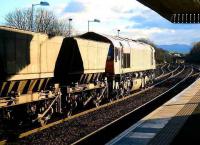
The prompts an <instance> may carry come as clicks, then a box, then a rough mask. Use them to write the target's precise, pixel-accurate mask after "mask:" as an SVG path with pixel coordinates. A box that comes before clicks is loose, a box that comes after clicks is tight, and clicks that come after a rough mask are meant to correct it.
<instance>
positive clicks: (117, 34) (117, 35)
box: [117, 29, 120, 37]
mask: <svg viewBox="0 0 200 145" xmlns="http://www.w3.org/2000/svg"><path fill="white" fill-rule="evenodd" d="M119 32H120V30H119V29H118V30H117V36H118V37H119Z"/></svg>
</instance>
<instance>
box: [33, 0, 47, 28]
mask: <svg viewBox="0 0 200 145" xmlns="http://www.w3.org/2000/svg"><path fill="white" fill-rule="evenodd" d="M37 5H41V6H49V3H48V2H43V1H41V2H40V3H39V4H32V9H31V30H32V31H34V26H33V21H34V20H33V19H34V17H33V16H34V15H33V12H34V6H37Z"/></svg>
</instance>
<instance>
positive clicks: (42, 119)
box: [39, 117, 47, 126]
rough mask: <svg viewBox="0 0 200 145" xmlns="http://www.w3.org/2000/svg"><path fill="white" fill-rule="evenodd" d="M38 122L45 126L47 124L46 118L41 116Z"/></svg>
mask: <svg viewBox="0 0 200 145" xmlns="http://www.w3.org/2000/svg"><path fill="white" fill-rule="evenodd" d="M39 122H40V125H41V126H45V125H46V124H47V120H46V119H45V117H43V118H41V119H40V121H39Z"/></svg>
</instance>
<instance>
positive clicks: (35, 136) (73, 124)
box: [0, 67, 184, 144]
mask: <svg viewBox="0 0 200 145" xmlns="http://www.w3.org/2000/svg"><path fill="white" fill-rule="evenodd" d="M183 70H184V67H182V68H180V67H179V68H178V69H175V70H174V71H173V72H172V73H171V76H170V77H169V78H168V79H166V81H167V80H169V79H170V78H171V79H173V78H174V77H176V76H177V75H179V74H181V72H183ZM162 83H164V81H163V82H161V83H160V84H162ZM157 85H159V83H158V84H155V85H154V86H152V87H151V88H153V87H156V86H157ZM151 88H148V89H146V90H142V91H140V92H138V93H136V94H134V95H131V96H128V97H126V98H122V99H120V100H116V101H114V102H112V103H109V104H105V105H102V106H100V107H99V108H93V109H90V110H87V111H85V112H82V113H80V114H77V115H75V116H72V117H70V118H66V119H62V120H59V121H56V122H53V123H51V124H48V125H47V126H45V127H40V128H36V129H33V130H30V131H28V132H24V133H20V134H15V137H14V138H21V139H18V140H17V143H19V144H27V143H30V142H32V143H33V144H42V143H45V141H47V140H48V141H51V143H53V144H55V140H56V139H58V141H57V142H58V143H63V142H65V143H67V144H70V143H73V142H74V143H76V141H77V140H78V139H80V138H81V136H84V135H87V134H90V133H91V132H94V131H96V130H98V128H101V127H102V126H104V125H105V124H109V122H112V121H113V120H116V118H119V117H120V116H123V114H126V113H127V112H130V110H133V109H134V108H137V107H138V106H137V105H134V103H135V104H139V103H138V102H141V103H144V102H146V101H149V99H152V98H153V97H152V96H151V97H149V98H148V99H147V100H146V99H144V98H142V96H145V93H146V95H147V94H150V92H148V90H151ZM160 88H161V87H160ZM160 88H159V89H160ZM163 88H164V87H163ZM142 93H143V94H142ZM133 96H134V97H133ZM139 96H140V97H139ZM154 97H155V96H154ZM135 98H136V99H135ZM124 100H126V101H124ZM127 101H128V102H129V103H130V102H132V103H131V105H130V104H129V103H126V102H127ZM126 104H127V105H128V106H129V108H127V110H124V109H123V107H124V106H127V105H126ZM119 106H121V109H119V108H118V109H116V107H119ZM106 110H107V111H108V110H109V112H110V111H111V112H113V111H114V110H118V112H116V116H111V118H107V119H105V122H104V123H103V124H101V123H99V125H97V126H96V125H95V124H96V122H95V121H94V120H92V119H95V118H96V119H97V120H96V121H97V122H98V121H99V120H98V119H100V121H101V120H102V119H103V120H104V117H105V115H106V114H107V113H106ZM101 112H102V113H101ZM113 113H114V112H113ZM95 116H96V117H95ZM106 116H107V115H106ZM63 122H64V125H63V124H61V123H63ZM83 122H85V124H84V123H83ZM87 123H89V124H90V125H88V124H87ZM50 127H51V128H50ZM81 127H82V128H83V130H82V129H81V130H80V128H81ZM85 127H86V128H85ZM87 127H88V128H89V129H88V128H87ZM63 129H64V130H63ZM85 129H86V131H84V130H85ZM87 129H88V130H87ZM50 130H54V131H55V132H57V133H58V134H57V135H56V134H55V133H52V131H50ZM57 130H60V131H57ZM61 130H62V131H61ZM66 130H68V131H67V134H66V133H63V131H64V132H65V131H66ZM50 132H51V133H52V134H49V133H50ZM61 133H63V134H65V135H66V136H68V137H69V138H67V140H66V137H62V134H61ZM48 134H49V135H48ZM42 136H46V137H47V136H49V138H48V137H47V138H46V137H44V138H43V137H42ZM62 138H63V139H62ZM52 139H53V140H52ZM54 139H55V140H54ZM59 139H61V140H62V141H63V142H62V141H61V140H59ZM33 140H34V142H33ZM9 141H11V142H12V139H10V138H8V139H7V140H4V141H2V143H3V142H4V143H5V142H9ZM0 143H1V142H0ZM77 143H78V142H77Z"/></svg>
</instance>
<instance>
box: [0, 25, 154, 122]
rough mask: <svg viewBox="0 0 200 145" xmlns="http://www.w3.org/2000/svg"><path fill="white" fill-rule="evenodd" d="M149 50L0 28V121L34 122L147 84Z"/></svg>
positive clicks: (109, 40) (97, 38) (98, 37)
mask: <svg viewBox="0 0 200 145" xmlns="http://www.w3.org/2000/svg"><path fill="white" fill-rule="evenodd" d="M155 68H156V64H155V49H154V48H153V47H152V46H150V45H148V44H145V43H142V42H139V41H136V40H132V39H128V38H122V37H118V36H110V35H104V34H97V33H94V32H88V33H85V34H83V35H80V36H75V37H63V36H50V35H47V34H42V33H34V32H30V31H24V30H19V29H15V28H11V27H5V26H0V119H1V121H2V120H4V121H13V120H14V121H15V123H17V124H23V123H27V122H39V123H41V124H42V125H44V124H46V122H47V121H48V120H49V119H50V118H51V116H52V115H53V114H56V113H59V114H60V113H61V114H67V115H71V114H72V112H73V110H74V109H76V108H77V107H84V106H87V105H88V104H94V105H95V106H99V104H100V103H101V102H102V101H103V100H107V101H108V100H109V101H110V100H113V99H118V98H120V97H123V96H126V95H128V94H130V93H131V92H132V91H134V90H137V89H139V88H144V87H145V86H147V85H148V84H150V83H152V82H153V80H154V77H155V73H154V71H155Z"/></svg>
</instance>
